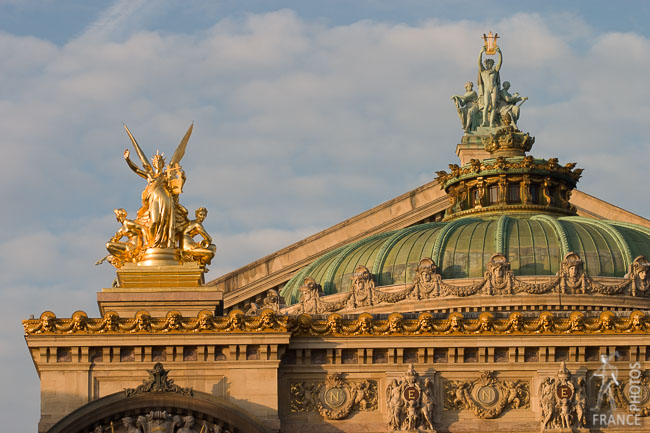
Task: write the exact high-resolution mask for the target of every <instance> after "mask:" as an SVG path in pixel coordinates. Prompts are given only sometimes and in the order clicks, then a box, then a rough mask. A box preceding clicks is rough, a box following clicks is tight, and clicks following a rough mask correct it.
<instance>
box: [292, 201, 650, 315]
mask: <svg viewBox="0 0 650 433" xmlns="http://www.w3.org/2000/svg"><path fill="white" fill-rule="evenodd" d="M568 252H575V253H577V254H578V255H579V256H580V257H581V258H582V259H583V260H584V262H585V267H586V270H587V271H588V272H589V274H590V275H592V276H607V277H623V276H624V275H625V274H626V273H627V271H628V266H629V265H630V263H631V262H632V261H633V260H634V258H635V257H637V256H640V255H643V256H646V257H650V229H648V228H645V227H642V226H639V225H635V224H628V223H621V222H615V221H600V220H595V219H592V218H585V217H580V216H555V215H546V214H537V215H531V214H523V213H522V214H508V215H500V216H499V215H495V216H487V215H485V216H477V217H465V218H459V219H456V220H453V221H451V222H448V223H444V222H438V223H428V224H420V225H416V226H412V227H408V228H405V229H401V230H395V231H391V232H386V233H380V234H377V235H374V236H370V237H368V238H366V239H363V240H360V241H357V242H354V243H351V244H349V245H347V246H344V247H341V248H338V249H336V250H334V251H331V252H329V253H327V254H325V255H323V256H322V257H320V258H318V259H317V260H315V261H314V262H313V263H312V264H311V265H309V266H307V267H305V268H303V269H302V270H301V271H300V272H298V273H297V274H296V275H295V276H294V277H293V278H292V279H291V280H289V282H288V283H287V284H286V286H285V287H284V288H283V289H282V291H281V295H282V296H284V298H285V299H286V300H287V303H288V304H294V303H296V302H298V297H299V290H298V289H299V287H300V286H301V285H302V284H303V280H304V279H305V278H306V277H311V278H313V279H314V280H316V282H318V283H319V284H320V285H321V286H322V288H323V291H324V293H325V294H332V293H339V292H347V291H349V290H350V286H351V276H352V274H353V273H354V269H355V267H356V266H358V265H363V266H366V267H367V268H368V269H370V270H371V272H372V273H373V275H374V277H375V281H376V283H377V286H387V285H393V284H406V283H410V282H411V281H412V280H413V276H414V274H415V272H416V269H417V265H418V262H419V261H420V259H422V258H424V257H430V258H432V259H433V260H434V261H435V263H436V264H437V265H438V266H439V268H440V270H441V272H442V278H445V279H447V278H471V277H482V276H483V273H484V272H485V265H486V264H487V262H488V261H489V260H490V257H491V256H492V255H493V254H495V253H502V254H504V255H505V256H506V257H508V259H509V260H510V263H511V268H512V271H513V272H514V274H515V275H554V274H555V273H556V272H557V271H558V269H559V266H560V262H561V261H562V258H563V257H564V255H565V254H567V253H568Z"/></svg>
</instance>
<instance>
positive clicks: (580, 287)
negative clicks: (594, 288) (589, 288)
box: [560, 253, 586, 293]
mask: <svg viewBox="0 0 650 433" xmlns="http://www.w3.org/2000/svg"><path fill="white" fill-rule="evenodd" d="M560 276H561V277H562V281H561V283H560V290H561V291H562V293H566V292H567V288H568V289H570V290H571V292H573V293H580V292H581V293H586V287H585V281H584V280H585V272H584V262H583V261H582V259H581V258H580V256H578V255H577V254H576V253H568V254H567V255H565V256H564V260H562V263H561V264H560Z"/></svg>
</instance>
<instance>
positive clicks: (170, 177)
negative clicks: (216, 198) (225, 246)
mask: <svg viewBox="0 0 650 433" xmlns="http://www.w3.org/2000/svg"><path fill="white" fill-rule="evenodd" d="M193 127H194V124H192V125H190V127H189V128H188V130H187V132H186V133H185V136H184V137H183V139H182V140H181V142H180V144H179V145H178V147H177V148H176V151H175V152H174V154H173V155H172V157H171V160H170V161H169V164H167V165H165V157H164V154H163V153H160V152H158V151H156V154H155V155H154V156H153V158H152V159H151V162H149V161H148V160H147V157H146V156H145V154H144V152H143V150H142V148H141V147H140V145H139V144H138V142H137V141H136V139H135V137H133V134H131V131H130V130H129V128H128V127H127V126H126V125H124V129H125V130H126V133H127V134H128V136H129V138H130V139H131V143H132V144H133V147H134V149H135V152H136V154H137V156H138V159H139V160H140V163H141V166H138V165H137V164H136V163H134V162H133V161H132V160H131V158H130V154H131V153H130V151H129V150H128V149H126V150H125V151H124V160H125V161H126V164H127V165H128V166H129V168H130V169H131V170H132V171H133V172H134V173H135V174H137V175H138V176H140V177H142V178H143V179H145V180H146V181H147V184H146V186H145V188H144V190H143V191H142V206H141V207H140V209H139V210H138V213H137V215H136V218H134V219H128V218H127V212H126V210H124V209H115V211H114V212H115V217H116V219H117V221H118V222H119V223H120V224H121V226H120V228H119V229H118V230H117V232H116V233H115V235H113V237H111V239H110V240H109V241H108V242H107V243H106V249H107V250H108V253H109V254H108V255H107V256H106V257H104V258H103V259H101V260H100V261H98V262H97V264H100V263H102V262H103V261H104V260H108V262H109V263H111V264H112V265H113V266H115V267H116V268H121V267H122V266H124V264H125V263H134V264H137V265H138V266H154V265H155V266H160V265H178V264H181V263H183V262H196V263H198V264H199V265H200V266H201V267H204V266H205V265H208V264H210V261H211V260H212V258H213V257H214V254H215V252H216V246H215V245H214V244H213V243H212V237H211V236H210V235H209V234H208V232H207V231H206V230H205V228H204V227H203V221H205V218H206V217H207V215H208V211H207V209H206V208H204V207H200V208H198V209H197V210H196V211H195V217H196V218H195V219H189V218H188V211H187V209H186V208H185V207H184V206H183V205H181V204H180V203H179V200H178V198H179V196H180V194H182V192H183V186H184V184H185V171H183V167H182V166H181V165H180V163H181V159H182V158H183V156H184V155H185V150H186V148H187V143H188V141H189V139H190V136H191V135H192V129H193ZM197 237H198V239H199V240H198V241H197V240H195V238H197Z"/></svg>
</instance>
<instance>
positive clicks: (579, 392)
mask: <svg viewBox="0 0 650 433" xmlns="http://www.w3.org/2000/svg"><path fill="white" fill-rule="evenodd" d="M538 392H539V405H540V408H541V410H542V420H541V424H542V425H541V428H542V431H544V430H557V429H565V430H568V431H572V430H573V429H574V428H577V429H580V428H584V427H585V426H586V424H587V397H586V389H585V380H584V378H582V377H576V376H574V375H572V374H571V372H570V371H569V370H568V369H567V368H566V365H565V363H564V361H563V362H562V364H561V365H560V370H559V371H558V372H557V374H556V375H555V377H547V378H545V379H544V380H543V381H542V383H541V384H540V386H539V391H538Z"/></svg>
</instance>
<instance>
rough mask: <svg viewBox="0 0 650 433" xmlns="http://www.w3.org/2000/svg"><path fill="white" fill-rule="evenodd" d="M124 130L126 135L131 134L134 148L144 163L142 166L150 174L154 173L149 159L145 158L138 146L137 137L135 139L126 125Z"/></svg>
mask: <svg viewBox="0 0 650 433" xmlns="http://www.w3.org/2000/svg"><path fill="white" fill-rule="evenodd" d="M123 125H124V124H123ZM124 129H126V133H127V134H129V138H130V139H131V143H133V147H135V152H136V153H137V154H138V157H139V158H140V161H141V162H142V166H143V167H144V169H145V170H147V171H149V172H152V171H153V167H151V164H149V161H147V157H146V156H145V154H144V152H143V151H142V149H140V146H139V145H138V142H137V141H135V137H133V134H131V131H129V128H128V127H127V126H126V125H124Z"/></svg>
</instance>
